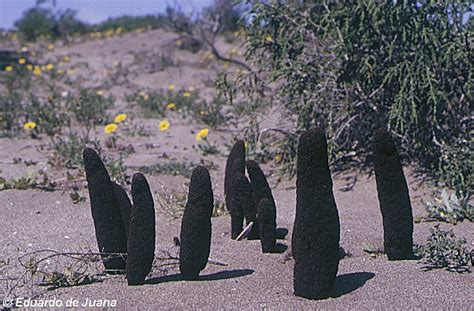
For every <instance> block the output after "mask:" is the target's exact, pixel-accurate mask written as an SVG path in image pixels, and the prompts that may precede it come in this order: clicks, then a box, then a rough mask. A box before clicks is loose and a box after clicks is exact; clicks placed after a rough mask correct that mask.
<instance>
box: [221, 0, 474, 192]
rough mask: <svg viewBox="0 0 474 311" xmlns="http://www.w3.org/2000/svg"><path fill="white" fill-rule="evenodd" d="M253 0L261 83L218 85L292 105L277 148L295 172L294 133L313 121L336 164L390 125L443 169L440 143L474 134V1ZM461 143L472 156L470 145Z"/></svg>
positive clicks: (254, 55)
mask: <svg viewBox="0 0 474 311" xmlns="http://www.w3.org/2000/svg"><path fill="white" fill-rule="evenodd" d="M246 3H247V4H248V6H247V7H248V8H249V10H248V11H247V12H246V14H247V15H246V16H248V18H244V19H243V20H244V21H246V25H245V29H244V31H245V35H246V38H247V39H246V41H245V43H244V48H245V50H246V51H245V58H246V61H247V62H248V63H250V64H252V65H254V66H255V68H256V69H255V71H254V72H250V73H249V75H250V76H251V77H253V80H252V81H253V83H249V82H247V81H248V80H247V79H240V80H239V78H238V75H237V77H235V78H234V79H232V76H230V75H228V74H226V73H222V74H220V75H219V79H218V81H217V82H218V83H216V84H217V87H218V88H219V89H220V91H221V92H222V93H223V94H224V95H226V97H227V98H228V99H229V100H230V102H232V100H234V99H235V98H238V95H239V94H237V92H240V91H241V94H242V95H244V96H245V99H246V100H252V99H253V98H259V99H261V100H262V102H263V103H265V104H267V105H268V104H270V103H272V104H280V105H282V106H283V107H285V108H286V114H284V115H283V118H282V120H281V125H280V129H283V130H285V129H288V128H290V129H292V130H291V132H290V133H289V135H287V136H286V137H284V138H283V139H282V142H281V150H280V151H279V152H278V153H279V154H285V157H284V161H286V163H285V164H286V165H285V166H284V169H285V170H286V173H287V174H289V176H292V175H293V174H294V169H295V165H294V162H295V157H294V155H295V154H294V153H293V152H292V150H295V144H296V140H295V139H292V138H293V137H294V136H298V134H299V133H300V132H301V131H302V130H305V129H308V128H310V127H312V126H314V125H318V126H321V127H323V128H325V131H326V134H327V137H328V144H329V146H328V150H329V158H330V162H331V163H333V164H344V163H349V164H350V163H351V161H353V160H354V159H356V160H357V159H359V158H360V156H364V155H366V154H367V151H368V150H370V149H369V146H370V142H371V137H372V134H373V130H374V129H375V128H376V127H381V126H384V127H388V128H389V129H390V130H391V131H393V132H395V134H396V136H397V137H399V139H400V141H401V142H402V144H401V146H402V152H403V153H404V154H406V155H408V156H410V158H411V159H412V160H415V161H417V162H418V163H420V164H421V166H422V167H423V168H425V169H427V172H428V173H434V174H432V175H435V176H436V175H438V176H439V174H437V173H438V171H439V164H440V160H441V154H442V149H443V148H445V147H452V146H455V145H456V144H463V142H468V141H469V126H468V123H469V120H470V118H469V115H470V106H469V103H470V102H472V94H473V93H474V92H473V91H472V87H473V83H472V81H473V80H474V79H473V78H472V77H473V76H472V75H473V72H474V70H473V68H472V64H473V63H472V61H471V60H470V59H471V56H470V55H471V54H472V52H471V44H470V43H469V42H470V41H469V40H468V38H469V34H470V31H471V30H472V29H469V27H470V26H469V25H471V24H472V23H463V21H462V19H463V17H464V16H466V15H468V13H469V12H470V11H472V7H471V6H470V4H469V3H470V2H469V1H453V2H429V1H422V2H408V3H402V2H400V1H395V2H390V1H389V2H374V1H357V2H351V3H344V4H342V3H339V2H331V3H328V4H327V3H325V2H323V3H320V2H318V3H315V2H298V3H299V4H298V5H294V2H292V3H293V4H291V3H285V2H280V1H278V2H261V1H246ZM267 86H271V88H270V89H268V87H267ZM293 129H294V130H293ZM455 150H456V155H457V156H458V157H464V156H469V153H465V152H466V150H467V149H466V148H455ZM348 155H351V156H350V157H348ZM457 163H458V164H459V165H461V167H460V169H459V170H457V171H456V174H458V173H461V174H463V178H464V180H465V181H466V183H467V185H468V186H469V185H471V186H472V184H469V183H470V182H472V177H470V176H471V175H472V170H470V169H469V163H465V162H461V161H459V162H457ZM282 167H283V166H282ZM465 174H467V175H465ZM448 179H450V180H451V178H448ZM458 180H459V178H456V179H455V180H453V181H452V182H451V181H450V182H449V187H453V188H457V187H458V186H459V185H457V184H456V183H457V182H458ZM465 188H468V187H465Z"/></svg>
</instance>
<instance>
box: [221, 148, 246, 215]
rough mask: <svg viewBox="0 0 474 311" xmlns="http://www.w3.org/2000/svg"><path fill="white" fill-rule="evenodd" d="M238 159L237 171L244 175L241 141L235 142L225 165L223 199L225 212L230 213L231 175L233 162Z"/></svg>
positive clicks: (243, 150)
mask: <svg viewBox="0 0 474 311" xmlns="http://www.w3.org/2000/svg"><path fill="white" fill-rule="evenodd" d="M237 159H239V160H240V161H239V166H238V167H237V169H238V171H239V172H241V173H242V174H245V144H244V142H243V141H242V140H237V141H236V142H235V144H234V146H232V149H231V150H230V153H229V156H228V157H227V161H226V163H225V175H224V197H225V205H226V207H227V210H229V211H230V205H231V203H232V191H231V190H232V189H231V188H232V175H233V173H232V172H233V166H234V161H235V160H237Z"/></svg>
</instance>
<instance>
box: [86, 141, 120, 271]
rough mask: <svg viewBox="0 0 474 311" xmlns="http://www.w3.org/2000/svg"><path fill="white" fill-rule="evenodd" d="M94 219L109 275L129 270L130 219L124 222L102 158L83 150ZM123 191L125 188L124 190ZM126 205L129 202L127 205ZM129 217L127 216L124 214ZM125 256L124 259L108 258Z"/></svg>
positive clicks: (90, 151)
mask: <svg viewBox="0 0 474 311" xmlns="http://www.w3.org/2000/svg"><path fill="white" fill-rule="evenodd" d="M83 160H84V167H85V171H86V179H87V185H88V189H89V198H90V203H91V211H92V218H93V220H94V227H95V235H96V238H97V244H98V247H99V252H101V253H103V255H102V261H103V263H104V266H105V269H106V271H107V272H108V273H119V272H123V270H124V269H125V261H126V258H125V253H126V252H127V233H126V229H125V228H126V226H127V225H128V223H127V219H122V212H121V208H120V206H122V203H120V204H119V203H118V201H117V197H116V192H117V191H118V189H117V186H114V183H113V182H112V181H111V180H110V176H109V173H108V172H107V169H106V168H105V166H104V163H103V162H102V160H101V159H100V157H99V155H98V154H97V153H96V152H95V151H94V150H93V149H91V148H86V149H84V151H83ZM122 190H123V189H122ZM124 204H125V205H126V203H124ZM124 215H125V214H124ZM111 253H112V254H116V253H121V254H124V255H123V256H117V255H107V254H111Z"/></svg>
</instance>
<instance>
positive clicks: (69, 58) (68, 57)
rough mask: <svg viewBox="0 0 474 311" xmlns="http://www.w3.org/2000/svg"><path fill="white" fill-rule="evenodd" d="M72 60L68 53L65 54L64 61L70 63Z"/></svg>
mask: <svg viewBox="0 0 474 311" xmlns="http://www.w3.org/2000/svg"><path fill="white" fill-rule="evenodd" d="M70 60H71V57H70V56H68V55H65V56H64V57H63V62H65V63H69V61H70Z"/></svg>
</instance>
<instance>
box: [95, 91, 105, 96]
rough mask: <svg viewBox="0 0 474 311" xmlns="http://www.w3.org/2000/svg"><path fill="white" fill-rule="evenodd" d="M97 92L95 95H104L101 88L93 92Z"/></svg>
mask: <svg viewBox="0 0 474 311" xmlns="http://www.w3.org/2000/svg"><path fill="white" fill-rule="evenodd" d="M95 93H96V94H97V96H102V95H104V91H102V90H98V91H97V92H95Z"/></svg>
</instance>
